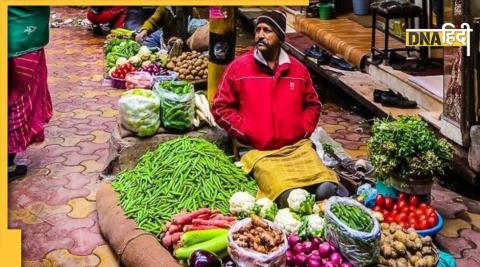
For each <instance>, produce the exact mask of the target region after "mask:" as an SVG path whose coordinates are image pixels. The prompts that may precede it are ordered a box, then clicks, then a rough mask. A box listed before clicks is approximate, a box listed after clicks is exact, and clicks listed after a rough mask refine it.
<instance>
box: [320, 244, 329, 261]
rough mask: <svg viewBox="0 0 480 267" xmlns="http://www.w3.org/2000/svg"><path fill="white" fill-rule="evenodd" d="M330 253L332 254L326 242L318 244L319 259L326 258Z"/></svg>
mask: <svg viewBox="0 0 480 267" xmlns="http://www.w3.org/2000/svg"><path fill="white" fill-rule="evenodd" d="M330 253H332V247H331V246H330V244H329V243H328V242H323V243H322V244H320V246H319V247H318V254H320V257H322V258H327V257H328V256H329V255H330Z"/></svg>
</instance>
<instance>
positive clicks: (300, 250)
mask: <svg viewBox="0 0 480 267" xmlns="http://www.w3.org/2000/svg"><path fill="white" fill-rule="evenodd" d="M293 253H294V254H295V255H296V254H300V253H305V246H304V245H303V244H302V243H297V244H296V245H295V246H294V247H293Z"/></svg>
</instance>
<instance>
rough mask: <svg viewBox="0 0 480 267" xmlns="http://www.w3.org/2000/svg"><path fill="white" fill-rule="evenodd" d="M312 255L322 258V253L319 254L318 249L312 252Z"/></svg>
mask: <svg viewBox="0 0 480 267" xmlns="http://www.w3.org/2000/svg"><path fill="white" fill-rule="evenodd" d="M310 255H318V256H320V253H318V249H316V250H313V251H312V252H310Z"/></svg>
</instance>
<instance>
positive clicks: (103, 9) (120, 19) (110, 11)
mask: <svg viewBox="0 0 480 267" xmlns="http://www.w3.org/2000/svg"><path fill="white" fill-rule="evenodd" d="M127 15H128V11H127V7H125V6H111V7H108V6H94V7H90V8H89V9H88V12H87V19H88V20H89V21H90V22H92V24H93V33H94V34H96V35H101V34H103V31H102V28H101V26H100V24H107V23H108V25H109V27H110V29H117V28H124V27H125V21H126V19H127Z"/></svg>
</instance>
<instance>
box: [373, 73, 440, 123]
mask: <svg viewBox="0 0 480 267" xmlns="http://www.w3.org/2000/svg"><path fill="white" fill-rule="evenodd" d="M367 73H368V74H369V75H371V76H372V78H373V79H376V80H378V81H380V82H382V83H384V84H386V85H387V86H388V87H389V88H391V89H393V90H394V91H396V92H398V93H400V94H402V95H404V96H406V97H407V98H409V99H411V100H415V101H416V102H417V103H418V105H419V106H420V107H421V108H423V109H425V110H427V111H429V112H432V113H435V114H438V115H437V117H438V119H440V115H441V113H442V110H443V98H442V97H440V96H438V95H436V94H434V93H432V92H430V91H428V90H427V89H425V88H423V87H422V86H419V85H417V84H416V83H414V82H412V81H410V80H409V79H410V78H412V77H413V76H411V75H409V74H407V73H404V72H402V71H398V70H395V69H393V68H392V67H390V66H386V65H383V64H380V65H378V66H376V65H373V64H369V65H368V67H367ZM440 90H443V88H440Z"/></svg>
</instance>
